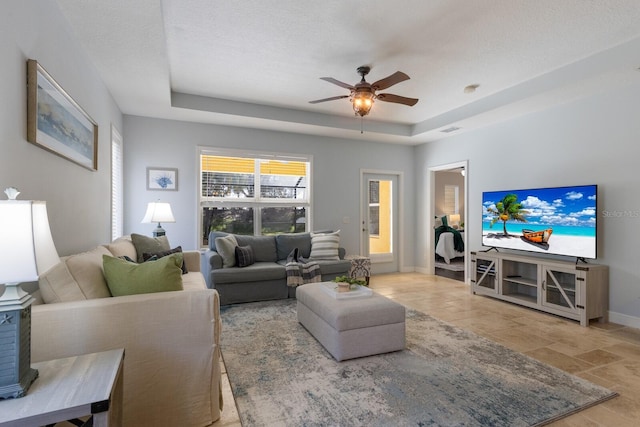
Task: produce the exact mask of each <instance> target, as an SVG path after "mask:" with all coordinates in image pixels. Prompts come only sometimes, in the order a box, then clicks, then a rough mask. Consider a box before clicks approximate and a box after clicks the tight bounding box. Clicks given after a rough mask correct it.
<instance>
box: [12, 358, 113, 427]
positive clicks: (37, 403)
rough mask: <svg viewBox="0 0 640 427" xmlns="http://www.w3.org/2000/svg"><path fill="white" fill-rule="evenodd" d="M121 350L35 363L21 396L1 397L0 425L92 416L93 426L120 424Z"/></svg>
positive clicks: (37, 422) (38, 424)
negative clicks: (34, 372)
mask: <svg viewBox="0 0 640 427" xmlns="http://www.w3.org/2000/svg"><path fill="white" fill-rule="evenodd" d="M123 358H124V350H123V349H117V350H109V351H104V352H101V353H91V354H85V355H82V356H74V357H67V358H64V359H55V360H50V361H47V362H40V363H34V364H33V367H34V368H36V369H38V371H39V373H40V375H39V377H38V378H37V379H36V380H35V381H34V383H33V384H32V385H31V387H30V388H29V391H28V392H27V394H26V395H25V396H24V397H19V398H15V399H6V400H0V426H2V427H9V426H16V427H17V426H20V427H28V426H43V425H51V424H55V423H59V422H63V421H66V420H70V419H76V418H79V417H84V416H87V415H91V416H92V417H93V426H94V427H99V426H100V427H105V426H116V427H117V426H121V425H122V363H123Z"/></svg>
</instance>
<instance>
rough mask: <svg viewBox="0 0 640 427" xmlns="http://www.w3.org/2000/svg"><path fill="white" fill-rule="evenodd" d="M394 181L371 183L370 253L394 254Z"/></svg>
mask: <svg viewBox="0 0 640 427" xmlns="http://www.w3.org/2000/svg"><path fill="white" fill-rule="evenodd" d="M392 197H393V194H392V181H390V180H370V181H369V253H370V254H391V253H392V252H393V244H392V239H393V233H392V230H393V215H392V206H393V205H392V201H393V199H392Z"/></svg>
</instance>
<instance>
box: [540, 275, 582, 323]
mask: <svg viewBox="0 0 640 427" xmlns="http://www.w3.org/2000/svg"><path fill="white" fill-rule="evenodd" d="M582 282H584V277H582V272H579V271H576V270H573V271H572V270H566V271H563V270H561V269H558V268H546V267H545V268H543V276H542V305H545V306H547V307H553V308H555V309H558V310H562V311H568V312H571V313H577V312H579V309H583V308H584V307H583V305H582V301H580V298H581V297H580V286H581V284H582Z"/></svg>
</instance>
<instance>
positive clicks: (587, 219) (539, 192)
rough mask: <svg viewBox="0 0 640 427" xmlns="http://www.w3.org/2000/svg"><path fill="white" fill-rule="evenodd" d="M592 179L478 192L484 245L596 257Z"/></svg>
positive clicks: (595, 215)
mask: <svg viewBox="0 0 640 427" xmlns="http://www.w3.org/2000/svg"><path fill="white" fill-rule="evenodd" d="M596 192H597V187H596V186H595V185H588V186H575V187H555V188H538V189H531V190H512V191H489V192H484V193H483V194H482V244H483V245H484V246H489V247H495V248H506V249H517V250H524V251H533V252H541V253H548V254H555V255H566V256H573V257H577V258H591V259H594V258H596V218H597V209H596Z"/></svg>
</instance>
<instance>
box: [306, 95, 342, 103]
mask: <svg viewBox="0 0 640 427" xmlns="http://www.w3.org/2000/svg"><path fill="white" fill-rule="evenodd" d="M348 97H349V95H340V96H332V97H331V98H324V99H316V100H315V101H309V104H317V103H319V102H326V101H335V100H336V99H342V98H348Z"/></svg>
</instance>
